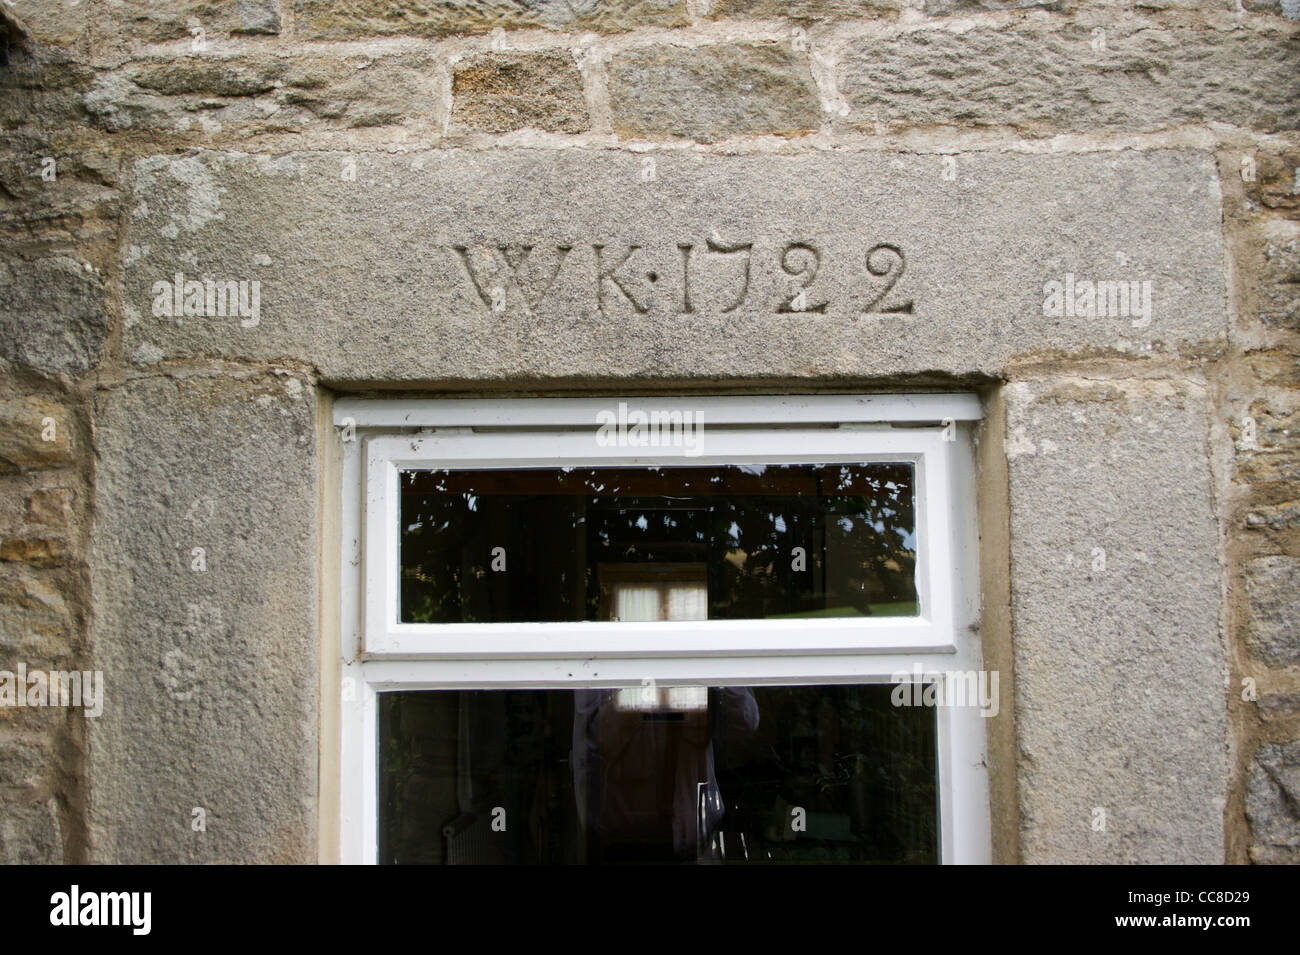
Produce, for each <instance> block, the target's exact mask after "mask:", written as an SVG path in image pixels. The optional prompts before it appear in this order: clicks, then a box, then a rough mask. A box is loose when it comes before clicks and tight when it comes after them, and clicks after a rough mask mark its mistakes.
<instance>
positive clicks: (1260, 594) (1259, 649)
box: [1246, 556, 1300, 666]
mask: <svg viewBox="0 0 1300 955" xmlns="http://www.w3.org/2000/svg"><path fill="white" fill-rule="evenodd" d="M1246 593H1247V595H1248V597H1249V601H1250V630H1249V635H1248V637H1247V640H1246V644H1247V646H1248V647H1249V648H1250V652H1251V653H1253V654H1254V655H1255V656H1257V657H1259V658H1260V659H1261V660H1263V661H1265V662H1266V663H1270V664H1273V665H1277V666H1286V665H1289V664H1293V663H1300V560H1297V559H1296V558H1294V557H1282V556H1276V557H1258V558H1256V559H1255V560H1252V561H1251V562H1250V563H1249V564H1248V565H1247V568H1246Z"/></svg>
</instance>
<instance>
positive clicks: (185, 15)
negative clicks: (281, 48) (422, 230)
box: [108, 0, 281, 43]
mask: <svg viewBox="0 0 1300 955" xmlns="http://www.w3.org/2000/svg"><path fill="white" fill-rule="evenodd" d="M108 9H109V12H110V15H111V16H112V18H113V20H114V21H115V22H116V23H117V24H119V26H120V29H121V31H122V34H123V36H124V37H125V38H127V39H131V40H142V41H146V42H150V43H158V42H161V41H164V40H175V39H177V38H179V37H190V38H191V42H194V37H195V35H194V34H193V33H192V31H193V30H195V29H202V30H203V33H204V36H203V40H204V42H206V41H207V34H221V33H263V34H266V33H272V34H274V33H279V32H280V27H281V19H280V3H279V0H108Z"/></svg>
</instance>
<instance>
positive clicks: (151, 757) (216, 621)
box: [89, 374, 318, 862]
mask: <svg viewBox="0 0 1300 955" xmlns="http://www.w3.org/2000/svg"><path fill="white" fill-rule="evenodd" d="M97 405H98V413H97V416H96V462H97V471H96V480H95V493H96V501H95V511H96V515H97V517H96V523H95V529H94V538H93V545H92V573H91V579H92V585H93V587H94V591H95V595H96V613H95V626H94V630H93V657H94V662H95V666H96V667H97V668H99V669H102V670H103V671H104V680H105V686H106V687H107V700H106V702H105V705H104V712H103V715H102V716H101V717H99V718H98V719H96V720H92V721H89V722H90V724H91V726H90V733H91V736H90V757H89V758H90V779H91V783H92V786H91V791H92V795H93V799H92V804H91V807H90V822H91V827H92V842H93V848H92V853H93V858H94V860H95V861H99V862H158V861H185V860H188V861H193V862H198V861H203V862H216V861H224V862H256V861H261V862H271V861H277V862H306V861H311V860H312V859H314V858H315V855H316V818H315V803H316V761H317V757H318V753H317V675H316V659H317V637H316V607H317V592H316V591H317V586H316V559H317V557H316V555H317V542H316V521H317V516H316V490H315V461H316V456H315V455H316V451H315V446H314V445H315V437H314V430H313V429H314V410H313V405H314V402H313V397H312V391H311V389H310V388H309V387H308V386H306V385H305V384H304V383H303V382H302V381H300V380H299V379H298V378H295V377H290V376H274V375H270V374H266V375H262V376H258V377H255V378H247V379H237V380H231V379H206V378H205V379H197V378H186V379H182V380H170V379H163V380H158V379H149V380H144V381H136V382H132V383H128V384H124V385H122V386H120V387H118V388H115V389H113V390H111V391H106V392H102V393H101V394H100V395H99V396H98V399H97ZM195 548H201V549H202V550H201V552H199V551H196V550H195ZM200 558H201V560H200ZM199 567H202V568H204V569H201V570H199V569H194V568H199ZM195 808H202V809H205V810H206V817H207V831H206V832H194V831H192V830H191V828H190V822H191V818H192V816H191V812H192V810H193V809H195Z"/></svg>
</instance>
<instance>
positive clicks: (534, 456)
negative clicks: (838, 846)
mask: <svg viewBox="0 0 1300 955" xmlns="http://www.w3.org/2000/svg"><path fill="white" fill-rule="evenodd" d="M620 400H621V401H625V402H627V404H628V405H629V407H633V408H642V409H647V410H650V409H653V410H662V411H672V410H678V411H686V410H690V411H693V412H696V413H701V412H702V414H703V420H704V428H705V432H704V442H703V451H702V453H700V454H699V455H696V456H685V455H684V454H683V452H682V449H681V448H672V447H668V448H648V447H637V448H629V447H618V446H601V445H600V444H598V443H597V441H596V414H597V413H598V412H600V411H603V410H607V409H613V408H615V407H616V406H617V403H618V402H619V401H620ZM980 413H981V412H980V406H979V401H978V399H977V398H975V397H974V396H972V395H934V394H921V395H870V396H865V395H859V396H843V395H816V396H799V397H791V396H774V397H744V398H736V397H713V398H666V397H657V396H655V397H651V396H645V397H629V398H621V399H619V398H612V399H591V398H583V399H491V400H482V401H478V400H473V399H437V400H428V401H425V400H396V401H387V400H379V399H365V400H358V399H345V400H341V401H338V402H336V404H335V411H334V421H335V424H336V426H337V427H339V428H340V429H342V431H341V437H342V439H343V441H344V444H343V451H344V453H343V476H342V478H343V480H342V489H343V490H342V493H343V501H342V502H341V504H342V510H343V515H342V524H341V528H342V542H343V554H342V562H341V566H342V568H343V580H342V581H341V587H340V592H339V601H340V602H339V609H340V620H341V623H342V625H341V628H340V630H341V638H342V648H341V649H342V661H343V663H342V672H341V674H340V681H341V685H340V690H341V699H342V703H341V727H342V739H341V745H342V753H341V762H340V767H341V773H340V780H339V783H340V813H341V819H340V840H341V845H340V858H341V859H342V860H343V861H344V862H352V863H373V862H375V861H376V859H377V854H378V831H377V830H378V807H377V786H378V767H377V742H378V739H377V733H378V725H377V704H378V694H379V693H380V692H394V691H399V690H426V689H472V688H482V689H488V688H503V689H504V688H511V687H532V688H556V689H561V688H570V689H572V688H578V687H584V686H586V687H591V686H606V687H613V686H637V685H640V683H641V682H642V681H644V680H654V681H655V682H656V683H657V684H659V685H663V686H672V685H690V684H696V685H700V684H702V685H710V686H722V685H762V684H768V685H795V684H819V683H873V682H878V683H887V682H890V680H891V677H893V676H895V675H896V674H900V673H911V672H912V671H913V668H914V667H915V666H918V665H919V666H921V667H922V668H923V671H924V672H925V673H926V674H927V675H937V676H936V677H935V678H938V679H943V678H944V677H943V676H942V674H944V673H947V672H954V671H968V670H978V669H979V668H980V665H981V664H980V652H979V645H978V620H979V593H978V588H977V586H976V580H977V563H976V560H975V548H976V546H977V538H976V532H975V502H974V473H973V471H974V466H973V454H972V448H971V442H970V429H969V427H963V426H961V423H964V422H970V421H973V420H976V419H978V418H979V416H980ZM416 429H419V430H416ZM870 462H910V463H912V464H913V466H914V468H915V481H914V487H915V494H916V501H915V504H916V507H915V513H916V522H917V523H916V541H917V570H916V580H917V596H918V610H919V613H918V616H917V617H909V618H898V617H896V618H884V617H882V618H798V619H796V620H793V621H791V620H745V621H724V620H716V621H679V622H655V623H602V622H579V623H558V624H557V623H545V624H401V623H399V622H398V617H397V595H398V536H399V535H398V530H399V524H398V513H399V511H398V505H399V483H398V482H399V475H400V473H401V471H403V470H408V469H420V468H439V469H455V468H471V469H480V468H522V467H545V468H555V467H560V466H565V467H568V466H574V467H589V466H601V465H604V466H646V465H654V466H705V465H718V464H745V463H753V464H761V463H769V464H777V463H781V464H815V463H870ZM936 716H937V730H938V732H937V749H938V752H937V764H938V773H939V792H940V798H939V816H940V818H939V823H940V858H941V860H942V861H943V862H946V863H952V862H988V861H989V859H990V857H991V853H990V846H989V813H988V785H987V769H986V765H985V764H986V760H985V734H984V727H983V721H982V719H981V717H980V714H979V711H978V710H977V709H975V708H971V707H940V708H938V709H937V711H936Z"/></svg>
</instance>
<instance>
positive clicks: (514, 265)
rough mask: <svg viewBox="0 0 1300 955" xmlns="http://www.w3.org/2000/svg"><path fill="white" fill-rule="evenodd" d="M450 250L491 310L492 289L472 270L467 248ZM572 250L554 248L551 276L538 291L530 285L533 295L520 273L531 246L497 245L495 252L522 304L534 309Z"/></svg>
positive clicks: (454, 247)
mask: <svg viewBox="0 0 1300 955" xmlns="http://www.w3.org/2000/svg"><path fill="white" fill-rule="evenodd" d="M452 248H453V249H454V250H455V251H456V254H457V255H458V256H460V261H461V264H462V265H464V266H465V274H466V275H468V276H469V280H470V282H471V283H472V284H473V286H474V291H476V292H478V297H479V298H480V299H481V300H482V301H483V304H484V305H486V306H487V307H488V308H491V307H492V288H491V286H490V285H488V284H487V283H486V282H484V281H483V280H482V279H481V278H480V276H479V274H478V273H477V272H476V271H475V270H474V263H473V260H472V259H471V258H470V255H469V248H468V247H466V246H463V245H453V246H452ZM572 248H573V247H572V246H569V245H557V246H556V247H555V252H556V255H555V268H553V269H551V274H550V276H549V277H548V278H546V281H545V282H544V283H543V284H542V286H541V290H540V291H538V290H537V288H536V285H537V283H531V285H532V288H533V294H531V295H530V294H529V292H528V290H526V289H525V288H524V279H523V276H522V275H521V274H520V272H521V270H522V269H523V267H524V263H525V262H526V261H527V260H528V257H529V255H531V254H532V251H533V247H532V246H531V245H520V246H513V247H512V246H509V245H499V246H497V251H498V252H500V253H501V258H503V259H504V260H505V263H506V267H507V268H509V269H510V276H511V280H512V283H511V284H513V285H514V286H515V288H517V289H519V294H520V295H522V296H523V298H524V302H525V303H526V304H527V305H528V307H529V308H536V307H537V304H538V303H539V302H540V301H541V300H542V299H543V298H545V297H546V293H547V292H549V291H550V290H551V286H552V285H554V284H555V279H556V278H557V277H558V276H559V274H560V267H561V266H562V265H564V257H565V256H567V255H568V254H569V252H570V250H571V249H572Z"/></svg>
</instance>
